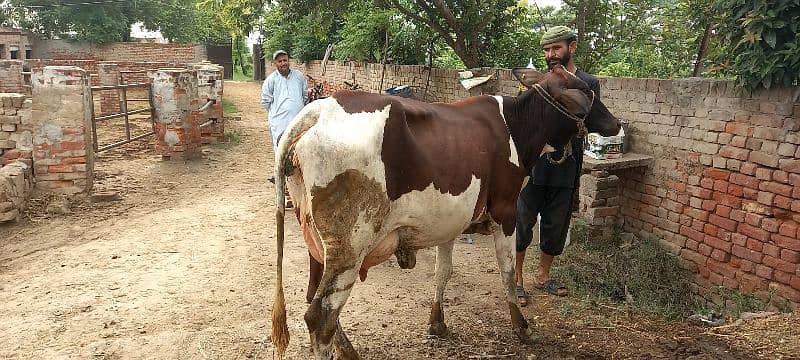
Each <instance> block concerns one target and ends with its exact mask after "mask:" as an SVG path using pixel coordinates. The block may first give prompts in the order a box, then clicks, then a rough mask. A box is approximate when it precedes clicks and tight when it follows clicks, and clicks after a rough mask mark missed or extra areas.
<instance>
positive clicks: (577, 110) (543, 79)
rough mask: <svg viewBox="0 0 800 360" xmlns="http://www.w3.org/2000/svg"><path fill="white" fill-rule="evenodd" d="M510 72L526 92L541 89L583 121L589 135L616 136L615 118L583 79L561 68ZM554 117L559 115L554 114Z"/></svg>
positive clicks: (522, 69)
mask: <svg viewBox="0 0 800 360" xmlns="http://www.w3.org/2000/svg"><path fill="white" fill-rule="evenodd" d="M512 73H513V74H514V76H515V77H516V78H517V80H519V82H520V83H522V85H524V86H525V87H527V88H528V89H530V88H532V87H533V86H534V84H538V85H539V86H541V87H542V88H543V89H544V90H545V91H547V93H548V94H550V96H551V97H552V98H553V99H555V100H556V101H557V102H558V103H559V104H561V105H562V106H563V107H564V109H565V110H566V111H567V112H569V113H570V114H572V115H574V116H576V117H578V118H582V119H584V125H585V126H586V129H587V130H588V131H589V132H597V133H600V135H603V136H612V135H616V134H617V133H619V128H620V125H619V121H618V120H617V118H616V117H614V115H612V114H611V112H610V111H608V108H606V106H605V105H604V104H603V102H602V101H600V99H599V98H598V97H596V96H595V94H594V93H593V92H592V91H591V89H589V86H588V85H586V83H585V82H583V80H581V79H579V78H578V77H577V76H575V74H573V73H571V72H569V71H567V70H566V69H564V67H563V66H561V65H557V66H555V67H553V70H551V71H549V72H547V73H541V72H539V71H536V70H534V69H528V68H515V69H513V70H512ZM552 111H557V110H556V109H551V111H548V112H549V113H552ZM587 114H588V116H586V115H587ZM556 117H558V118H561V117H562V116H558V115H556Z"/></svg>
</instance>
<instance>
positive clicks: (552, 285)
mask: <svg viewBox="0 0 800 360" xmlns="http://www.w3.org/2000/svg"><path fill="white" fill-rule="evenodd" d="M536 288H537V289H539V290H542V291H544V292H546V293H548V294H550V295H555V296H567V295H568V294H569V290H568V289H567V287H566V286H564V284H562V283H561V282H560V281H558V280H556V279H548V280H547V281H545V282H543V283H541V284H538V285H536Z"/></svg>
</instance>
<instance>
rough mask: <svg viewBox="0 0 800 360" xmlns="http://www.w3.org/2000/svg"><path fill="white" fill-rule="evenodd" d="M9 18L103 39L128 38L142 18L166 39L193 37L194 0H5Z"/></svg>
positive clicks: (49, 32) (58, 33)
mask: <svg viewBox="0 0 800 360" xmlns="http://www.w3.org/2000/svg"><path fill="white" fill-rule="evenodd" d="M6 4H7V6H8V8H7V10H6V13H7V17H8V18H9V19H10V20H9V22H10V21H13V22H14V23H15V24H17V25H18V26H20V27H21V28H23V29H26V30H29V31H32V32H34V33H37V34H40V35H42V36H44V37H49V38H52V37H60V38H67V39H75V40H80V41H89V42H94V43H104V42H113V41H128V40H129V39H130V28H131V25H132V24H134V23H136V22H140V21H141V22H143V23H144V24H145V27H146V28H148V29H151V30H159V31H161V33H162V34H164V36H165V37H166V38H168V39H173V40H175V39H182V40H183V39H186V40H189V39H192V38H193V36H192V35H187V34H191V31H187V29H191V28H192V24H194V23H195V22H196V20H197V11H196V9H195V3H194V1H193V0H166V1H160V0H137V1H133V2H131V1H111V0H102V1H96V2H87V1H83V0H8V1H6Z"/></svg>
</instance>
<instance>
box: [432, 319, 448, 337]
mask: <svg viewBox="0 0 800 360" xmlns="http://www.w3.org/2000/svg"><path fill="white" fill-rule="evenodd" d="M428 334H429V335H434V336H444V335H445V334H447V325H445V324H444V322H441V321H440V322H435V323H432V324H430V326H428Z"/></svg>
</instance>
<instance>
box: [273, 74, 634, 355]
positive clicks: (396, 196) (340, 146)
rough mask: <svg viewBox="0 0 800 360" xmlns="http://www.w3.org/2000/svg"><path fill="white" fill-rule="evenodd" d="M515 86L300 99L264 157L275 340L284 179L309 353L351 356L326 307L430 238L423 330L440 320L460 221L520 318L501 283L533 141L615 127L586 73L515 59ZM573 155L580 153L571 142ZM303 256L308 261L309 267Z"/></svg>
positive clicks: (285, 338)
mask: <svg viewBox="0 0 800 360" xmlns="http://www.w3.org/2000/svg"><path fill="white" fill-rule="evenodd" d="M514 75H515V76H516V77H517V79H518V80H520V81H521V82H522V83H523V84H524V85H525V86H527V87H529V89H528V90H527V91H525V92H523V93H521V94H520V95H518V96H516V97H508V96H474V97H470V98H467V99H465V100H462V101H459V102H455V103H450V104H446V103H433V104H429V103H424V102H420V101H416V100H412V99H406V98H400V97H391V96H383V95H378V94H370V93H365V92H355V91H341V92H337V93H335V94H333V95H332V96H331V97H329V98H327V99H323V100H317V101H314V102H312V103H310V104H309V105H307V106H306V107H305V108H304V109H303V110H302V111H301V112H300V113H299V114H298V115H297V116H296V117H295V119H294V120H293V121H292V123H291V124H290V126H289V128H288V129H287V130H286V132H285V133H284V135H283V136H282V138H281V140H280V142H279V145H278V152H277V154H276V164H275V175H276V177H275V179H276V182H275V185H276V189H277V199H276V201H277V202H276V204H277V211H276V222H277V224H276V239H277V280H276V289H275V298H274V303H273V308H272V332H273V333H272V342H273V345H274V349H275V354H276V355H277V356H278V358H283V356H284V354H285V350H286V347H287V346H288V343H289V332H288V327H287V323H286V308H285V298H284V290H283V266H282V263H283V243H284V216H285V206H284V199H285V194H284V190H283V189H284V184H286V185H287V188H288V191H289V194H290V195H291V197H292V198H293V199H294V201H295V206H296V209H297V211H298V212H299V213H298V218H299V220H300V225H301V228H302V230H303V236H304V239H305V242H306V245H307V246H308V249H309V254H310V255H311V257H312V258H313V259H312V261H316V262H318V263H319V264H321V266H320V267H321V268H322V269H323V272H322V276H321V279H319V280H318V283H317V284H313V283H314V282H315V281H311V282H310V287H312V286H313V288H311V289H310V293H313V299H312V300H311V303H310V305H309V307H308V309H307V311H306V313H305V316H304V318H305V322H306V325H307V327H308V331H309V335H310V340H311V346H312V350H313V352H314V355H315V358H316V359H332V358H334V356H335V357H337V358H343V359H357V358H359V357H358V354H357V353H356V351H355V350H354V348H353V346H352V345H351V344H350V341H349V340H348V339H347V336H346V335H345V333H344V331H343V330H342V328H341V326H340V324H339V314H340V312H341V309H342V306H343V305H344V304H345V302H346V300H347V298H348V296H349V294H350V290H351V289H352V287H353V285H354V283H355V281H356V279H357V278H360V279H361V280H362V281H363V280H364V279H365V278H366V276H367V272H368V270H369V268H370V267H372V266H375V265H377V264H380V263H382V262H383V261H386V260H387V259H389V258H390V257H391V256H392V255H395V256H396V257H397V261H398V264H399V265H400V267H403V268H411V267H413V266H414V264H415V254H416V251H417V250H418V249H422V248H428V247H432V246H436V247H437V250H436V251H437V252H436V267H435V281H436V291H435V295H434V301H433V305H432V307H431V313H430V319H429V328H428V332H429V333H430V334H433V335H442V334H444V333H445V332H446V331H447V327H446V325H445V323H444V314H443V311H442V301H443V299H444V289H445V285H446V284H447V281H448V280H449V278H450V274H451V269H452V251H453V245H454V239H455V238H456V237H457V236H458V235H459V234H461V233H462V232H464V231H465V230H466V229H467V228H470V227H472V228H482V229H484V230H485V231H487V232H489V233H491V234H493V235H494V245H495V252H496V256H497V262H498V266H499V268H500V273H501V275H502V281H503V285H504V288H505V292H506V301H507V304H508V307H509V311H510V313H511V323H512V327H513V331H514V333H515V334H516V335H517V336H518V337H519V338H520V339H521V340H523V341H528V340H529V336H530V332H529V330H528V323H527V321H526V320H525V318H524V317H523V316H522V313H521V312H520V310H519V308H518V306H517V303H516V296H515V294H514V289H515V288H514V268H513V264H514V256H515V252H514V244H515V241H516V238H515V234H514V229H515V221H516V201H517V197H518V196H519V193H520V190H521V189H522V187H523V185H524V184H523V182H524V181H527V176H528V174H530V173H531V171H530V170H531V168H532V167H533V165H534V164H535V162H536V160H537V159H538V157H539V156H540V155H541V154H542V149H544V148H545V145H546V144H560V145H563V144H566V143H567V142H568V141H570V139H571V138H572V137H573V136H574V135H575V134H577V133H579V132H585V131H587V129H588V131H592V132H599V133H601V134H603V135H612V134H616V133H617V132H618V131H619V122H618V121H617V119H616V118H615V117H614V116H613V115H612V114H611V113H610V112H609V111H608V109H607V108H606V107H605V105H603V103H602V102H601V101H600V100H599V99H595V98H594V94H593V93H592V91H591V90H589V88H588V87H587V85H586V84H585V83H584V82H583V81H581V80H580V79H578V78H577V77H575V75H574V74H572V73H569V72H568V71H567V70H566V69H564V68H563V67H561V66H557V67H556V68H554V69H553V70H552V71H550V72H548V73H547V74H541V73H538V72H535V71H533V70H524V69H515V70H514ZM579 156H580V155H579ZM312 268H313V266H312Z"/></svg>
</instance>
